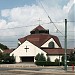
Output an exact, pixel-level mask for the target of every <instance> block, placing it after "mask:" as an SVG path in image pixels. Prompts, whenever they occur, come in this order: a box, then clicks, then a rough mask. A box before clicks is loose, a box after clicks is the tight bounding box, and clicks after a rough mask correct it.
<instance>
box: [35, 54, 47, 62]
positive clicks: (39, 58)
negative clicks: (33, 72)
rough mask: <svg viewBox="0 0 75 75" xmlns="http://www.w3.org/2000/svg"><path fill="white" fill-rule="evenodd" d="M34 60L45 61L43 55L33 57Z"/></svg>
mask: <svg viewBox="0 0 75 75" xmlns="http://www.w3.org/2000/svg"><path fill="white" fill-rule="evenodd" d="M35 60H36V61H46V58H45V56H44V54H43V53H41V54H39V53H38V54H37V55H36V57H35Z"/></svg>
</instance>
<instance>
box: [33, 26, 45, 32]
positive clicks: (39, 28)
mask: <svg viewBox="0 0 75 75" xmlns="http://www.w3.org/2000/svg"><path fill="white" fill-rule="evenodd" d="M37 29H38V30H45V29H44V28H43V27H42V26H41V25H39V26H37V27H36V28H34V29H33V30H32V31H35V30H37Z"/></svg>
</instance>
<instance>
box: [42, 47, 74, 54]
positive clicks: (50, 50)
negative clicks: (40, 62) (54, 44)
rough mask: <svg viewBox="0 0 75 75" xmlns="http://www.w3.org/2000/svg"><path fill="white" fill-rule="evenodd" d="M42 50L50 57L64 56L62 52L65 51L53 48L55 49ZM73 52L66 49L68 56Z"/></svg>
mask: <svg viewBox="0 0 75 75" xmlns="http://www.w3.org/2000/svg"><path fill="white" fill-rule="evenodd" d="M42 50H43V51H45V52H46V53H47V54H50V55H64V51H65V50H64V49H62V48H55V49H48V48H44V49H42ZM73 51H74V50H73V49H67V54H70V53H71V52H73Z"/></svg>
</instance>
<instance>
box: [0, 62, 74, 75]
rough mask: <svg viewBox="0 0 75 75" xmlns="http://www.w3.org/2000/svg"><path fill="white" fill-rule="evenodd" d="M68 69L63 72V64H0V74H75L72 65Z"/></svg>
mask: <svg viewBox="0 0 75 75" xmlns="http://www.w3.org/2000/svg"><path fill="white" fill-rule="evenodd" d="M68 71H70V72H67V73H65V72H64V70H63V66H62V67H59V66H50V67H43V66H36V65H35V64H33V63H22V64H0V75H75V71H74V72H73V73H72V67H68Z"/></svg>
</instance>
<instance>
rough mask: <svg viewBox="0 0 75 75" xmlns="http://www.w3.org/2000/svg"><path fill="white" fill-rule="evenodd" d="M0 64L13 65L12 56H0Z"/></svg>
mask: <svg viewBox="0 0 75 75" xmlns="http://www.w3.org/2000/svg"><path fill="white" fill-rule="evenodd" d="M0 62H2V63H5V64H11V63H15V58H14V56H10V55H9V54H2V55H0Z"/></svg>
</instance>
